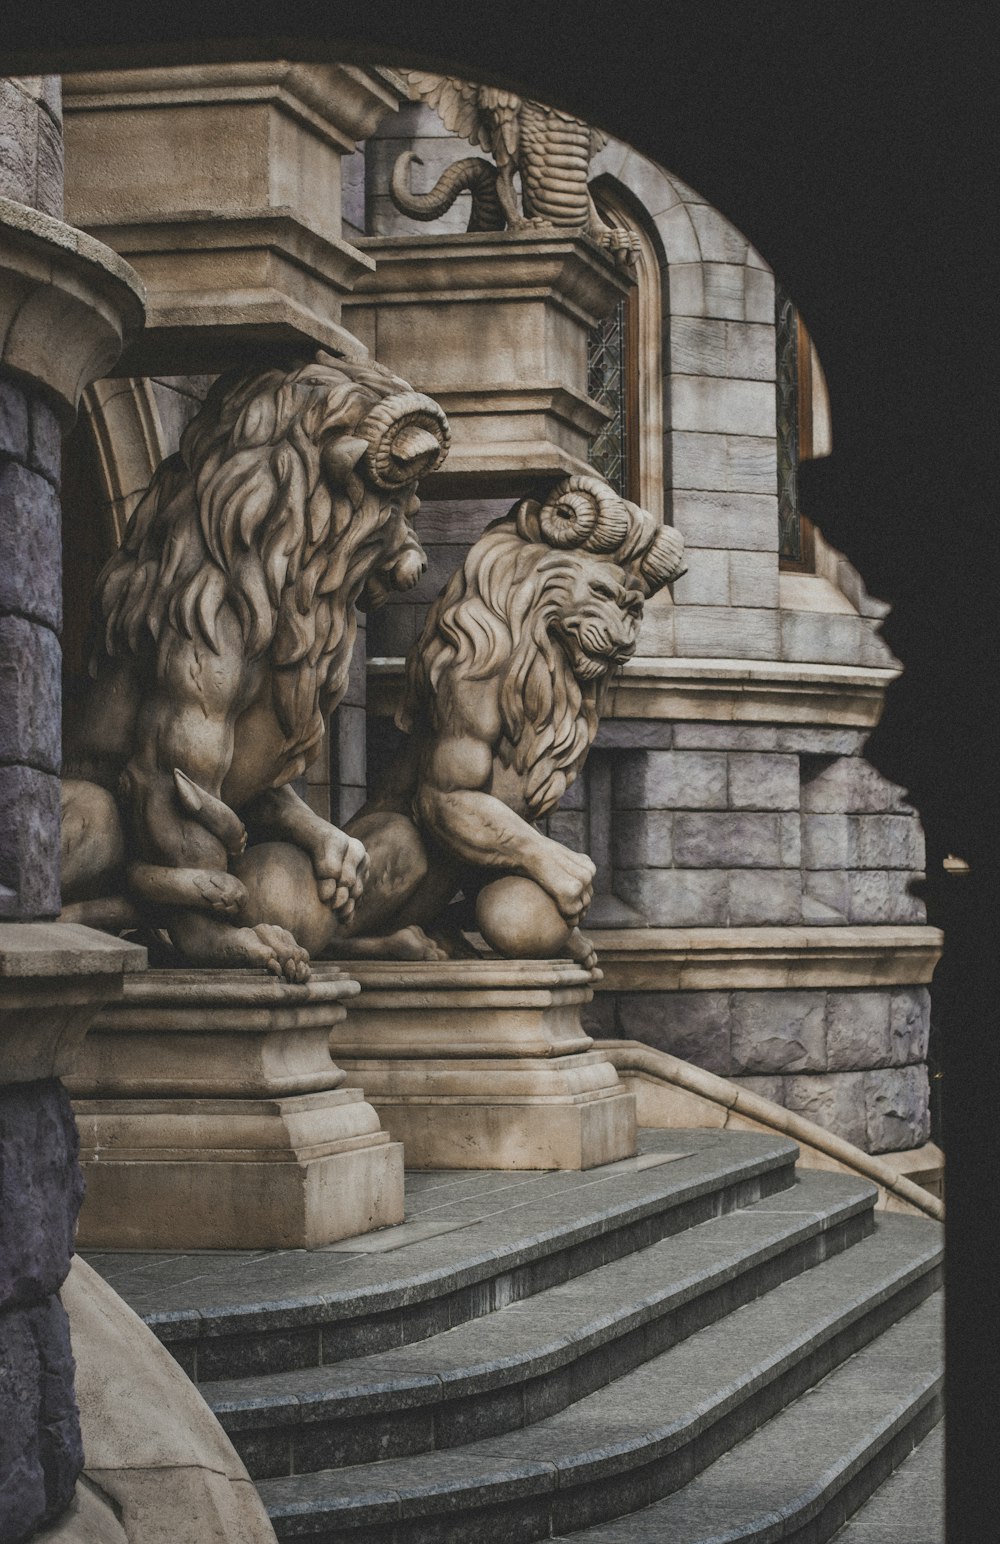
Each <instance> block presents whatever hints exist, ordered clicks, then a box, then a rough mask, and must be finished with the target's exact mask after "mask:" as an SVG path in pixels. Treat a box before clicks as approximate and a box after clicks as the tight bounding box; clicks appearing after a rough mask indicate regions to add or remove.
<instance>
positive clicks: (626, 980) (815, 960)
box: [587, 927, 943, 992]
mask: <svg viewBox="0 0 1000 1544" xmlns="http://www.w3.org/2000/svg"><path fill="white" fill-rule="evenodd" d="M587 933H588V937H589V938H590V939H591V941H592V942H593V944H594V947H595V949H596V950H597V953H598V958H599V959H600V962H601V970H602V972H603V978H604V979H603V980H602V981H601V982H600V984H599V986H598V990H599V991H601V992H672V991H679V992H691V991H715V992H718V991H723V992H725V991H747V990H749V991H758V990H774V989H777V990H781V989H789V988H793V989H794V988H804V987H859V988H865V987H883V986H922V985H926V983H927V982H929V981H930V979H931V976H932V975H933V974H934V967H935V965H936V964H937V962H938V960H939V959H940V957H941V948H942V944H943V934H942V933H941V932H940V930H939V929H938V928H934V927H746V928H714V927H705V928H657V927H648V928H646V927H633V928H604V929H602V928H588V929H587Z"/></svg>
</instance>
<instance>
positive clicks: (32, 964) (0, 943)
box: [0, 922, 146, 980]
mask: <svg viewBox="0 0 1000 1544" xmlns="http://www.w3.org/2000/svg"><path fill="white" fill-rule="evenodd" d="M145 968H146V951H145V949H143V948H141V947H140V946H139V945H138V944H130V943H128V942H127V941H126V940H125V939H123V938H113V937H112V936H111V934H110V933H99V932H98V931H97V929H96V928H92V927H82V926H81V925H80V924H79V923H76V922H0V980H2V979H3V978H5V977H6V978H11V977H25V976H33V977H54V976H100V975H105V976H113V975H120V974H121V973H122V972H132V971H137V970H145Z"/></svg>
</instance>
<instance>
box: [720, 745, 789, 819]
mask: <svg viewBox="0 0 1000 1544" xmlns="http://www.w3.org/2000/svg"><path fill="white" fill-rule="evenodd" d="M729 803H730V805H731V807H732V808H733V809H747V810H797V809H798V807H799V763H798V758H797V757H796V756H789V755H784V756H781V755H766V754H761V753H754V752H743V751H738V752H736V753H735V754H733V755H731V756H730V757H729Z"/></svg>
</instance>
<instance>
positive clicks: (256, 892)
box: [235, 476, 683, 966]
mask: <svg viewBox="0 0 1000 1544" xmlns="http://www.w3.org/2000/svg"><path fill="white" fill-rule="evenodd" d="M682 553H683V542H682V541H681V538H680V537H679V536H678V534H677V532H676V531H674V530H673V529H672V528H670V527H668V526H661V525H660V524H658V522H657V521H656V520H654V518H653V516H652V515H649V514H648V513H646V511H644V510H641V509H639V508H637V506H636V505H634V504H630V503H628V502H627V501H626V500H624V499H622V498H620V497H619V496H618V495H617V494H616V493H615V492H614V491H613V490H612V489H611V488H610V487H609V486H608V484H607V483H605V482H603V481H602V480H601V479H599V478H597V477H591V476H577V477H570V478H566V479H564V480H563V481H562V482H561V483H560V484H559V485H558V486H557V487H556V489H555V490H554V491H553V492H552V493H551V494H550V495H549V497H548V498H547V499H546V500H545V501H544V502H543V503H538V502H537V501H535V500H533V499H525V500H522V501H521V502H520V503H519V504H517V505H515V507H514V508H513V509H512V510H511V511H510V513H509V514H508V515H506V516H505V517H504V518H503V519H501V520H497V521H494V523H493V524H492V525H491V526H490V527H489V528H488V529H487V530H486V532H485V533H484V534H483V536H481V537H480V539H479V540H478V541H477V542H476V543H475V544H474V546H473V547H472V548H471V550H470V551H469V553H468V555H467V557H466V560H465V562H464V564H463V565H462V567H461V568H460V569H459V570H458V571H457V572H456V573H455V574H454V575H453V576H452V578H451V580H450V581H449V583H448V584H447V585H446V587H445V589H444V590H443V591H442V593H441V595H440V596H439V597H438V599H437V601H436V602H435V603H434V605H433V606H432V608H431V610H430V612H429V614H428V617H427V620H426V624H425V626H424V629H423V632H422V635H421V637H420V638H419V640H418V641H417V643H416V644H415V645H414V647H413V649H412V650H411V652H410V655H409V659H408V662H407V686H406V697H405V701H404V704H403V706H402V708H401V710H400V713H399V715H398V717H397V723H398V725H399V727H400V728H401V729H403V730H405V731H406V732H407V736H408V738H407V741H406V743H405V748H404V750H403V751H402V753H401V755H400V756H399V758H398V760H397V762H396V763H395V764H394V765H393V766H392V767H391V768H390V769H389V771H388V773H387V775H386V777H385V780H384V782H383V784H382V786H381V788H380V789H379V790H378V791H377V793H376V794H375V796H374V797H373V798H372V799H371V800H369V802H368V803H367V804H366V805H365V807H364V808H363V809H362V810H361V811H360V812H359V814H358V815H357V816H356V817H355V818H354V819H353V820H352V821H351V822H350V824H349V826H348V830H349V832H350V834H351V836H352V837H354V838H355V839H357V840H359V841H361V842H362V843H363V844H364V846H365V848H366V850H367V852H368V857H369V870H368V876H367V879H366V882H365V888H364V893H363V895H362V896H361V898H360V900H359V902H358V904H357V906H356V908H355V910H354V912H353V913H352V915H351V916H350V917H348V918H338V917H336V916H335V915H332V914H331V913H330V911H329V909H328V908H325V907H324V906H323V905H322V904H321V901H320V898H319V895H318V893H317V891H316V886H315V883H314V881H313V879H312V876H311V875H310V872H309V863H308V860H307V858H306V857H305V855H304V854H301V855H291V854H290V853H289V851H288V849H287V848H286V847H285V846H284V845H283V844H277V843H275V844H270V845H269V844H264V845H262V846H259V847H256V848H253V849H250V850H248V851H247V852H246V854H245V855H244V856H243V857H242V858H240V859H239V860H237V863H236V865H235V871H236V873H238V874H239V877H240V879H241V880H242V882H243V883H244V885H245V886H246V890H247V893H248V896H249V900H248V902H247V907H248V914H249V915H251V916H257V917H259V918H260V920H261V921H266V920H279V919H280V920H281V921H282V923H283V925H284V926H285V927H287V928H289V929H290V930H291V931H292V932H293V933H294V934H295V936H296V937H297V938H298V939H299V941H300V943H302V944H304V945H305V947H306V948H307V949H308V950H309V952H310V954H312V955H314V956H324V955H325V956H328V957H334V958H351V957H354V958H359V957H360V958H364V957H367V958H378V957H383V958H390V959H392V958H396V959H431V960H433V959H441V958H443V957H445V956H446V955H447V954H449V953H451V952H453V951H454V950H455V949H456V948H457V949H458V950H459V951H461V950H462V948H463V944H464V940H463V939H462V933H461V929H462V928H467V929H468V928H474V927H476V926H478V928H479V930H480V932H481V933H482V935H483V937H484V938H485V939H486V942H487V943H488V944H489V945H490V946H491V947H492V948H494V949H496V950H497V951H498V952H499V953H501V954H504V955H508V956H514V957H517V956H521V957H525V956H527V957H529V958H536V959H537V958H552V957H555V956H557V955H560V954H567V953H568V954H569V955H570V956H571V957H572V958H574V959H576V960H578V961H579V962H580V963H581V964H584V965H588V966H590V965H593V963H594V959H595V955H594V951H593V949H592V947H591V945H590V943H589V941H588V940H587V939H586V938H585V937H584V936H583V934H581V932H580V930H579V927H578V923H579V922H580V920H581V918H582V916H583V914H584V912H585V911H586V909H587V906H588V904H589V902H590V899H591V894H592V887H593V879H594V865H593V863H592V862H591V860H590V858H589V857H587V856H586V855H585V854H582V853H577V852H571V851H570V850H569V849H568V848H566V847H563V846H562V845H561V844H560V843H559V842H556V841H553V840H551V839H550V838H549V837H547V836H545V835H543V834H542V833H541V832H540V831H539V830H538V829H537V828H536V826H535V824H534V822H536V821H537V820H538V819H539V818H540V817H541V816H543V815H544V814H546V812H547V811H549V810H551V809H552V808H553V807H554V806H555V805H556V804H557V803H558V802H559V800H560V799H561V797H562V795H563V794H564V792H565V791H566V789H567V788H568V786H569V785H570V783H572V782H573V780H574V778H575V777H576V776H577V774H578V772H579V770H580V768H581V766H582V765H583V762H584V760H585V758H586V755H587V752H588V750H589V748H590V745H591V743H592V741H593V739H594V736H595V734H596V732H597V727H598V721H599V717H600V713H601V706H602V702H603V699H604V694H605V689H606V687H607V684H608V681H609V679H610V678H611V676H612V674H613V673H614V671H615V669H616V668H617V667H618V666H619V665H621V664H622V663H623V661H624V660H626V659H628V657H629V656H630V655H631V654H632V653H633V652H634V650H635V646H636V636H637V631H638V626H639V622H640V619H641V616H642V608H643V600H644V598H645V597H647V596H649V595H651V594H653V593H654V591H656V590H658V589H660V588H661V587H662V586H663V585H664V584H666V583H667V582H668V581H670V580H671V579H674V578H676V577H677V576H678V575H679V574H680V573H682V572H683V568H682V564H681V556H682ZM460 890H461V891H462V893H463V896H464V903H463V904H462V906H460V908H459V913H458V915H457V916H456V917H455V918H454V919H453V920H449V912H448V905H449V902H451V901H452V900H453V898H454V897H455V896H456V895H457V893H458V892H459V891H460ZM465 947H466V948H467V945H465Z"/></svg>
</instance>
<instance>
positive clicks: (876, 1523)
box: [555, 1296, 944, 1544]
mask: <svg viewBox="0 0 1000 1544" xmlns="http://www.w3.org/2000/svg"><path fill="white" fill-rule="evenodd" d="M940 1311H941V1304H940V1299H939V1296H936V1297H935V1298H933V1299H931V1300H930V1302H928V1303H925V1304H924V1305H923V1306H922V1307H920V1308H918V1309H916V1310H914V1312H913V1313H911V1314H910V1315H909V1316H908V1317H907V1318H906V1319H904V1320H902V1321H901V1322H900V1323H899V1324H896V1325H894V1326H893V1327H892V1328H891V1329H889V1330H887V1331H886V1333H885V1334H884V1335H882V1336H881V1337H880V1339H879V1340H877V1341H876V1342H875V1344H874V1345H872V1346H869V1347H868V1348H867V1349H866V1350H865V1351H862V1352H859V1353H858V1354H857V1355H856V1356H854V1357H852V1358H851V1359H850V1360H849V1361H848V1362H846V1363H845V1364H844V1365H843V1366H842V1367H839V1368H837V1369H836V1371H834V1372H832V1373H831V1374H830V1375H829V1377H827V1378H825V1379H824V1380H823V1382H822V1383H820V1384H819V1385H818V1386H817V1387H816V1388H814V1389H811V1390H810V1391H809V1392H808V1393H807V1394H804V1395H802V1397H801V1398H800V1399H798V1400H796V1401H795V1403H794V1404H792V1405H790V1406H789V1407H788V1408H787V1409H786V1410H783V1411H782V1412H781V1413H780V1414H779V1415H777V1416H775V1417H774V1418H773V1419H772V1420H771V1421H769V1422H768V1423H767V1425H766V1426H763V1427H762V1428H761V1429H760V1430H759V1431H757V1432H755V1433H754V1434H753V1436H751V1437H749V1438H748V1439H747V1440H746V1441H745V1442H743V1443H741V1444H740V1445H739V1446H738V1447H735V1448H733V1449H732V1450H731V1451H730V1452H728V1453H726V1454H725V1455H724V1456H723V1457H722V1458H719V1459H717V1460H716V1462H715V1463H714V1464H712V1465H710V1467H709V1468H707V1469H705V1470H704V1471H703V1472H702V1473H701V1474H699V1475H697V1476H696V1477H695V1478H694V1479H693V1480H692V1481H691V1483H690V1484H688V1485H687V1486H685V1487H684V1489H683V1490H679V1491H676V1492H675V1493H674V1494H673V1495H671V1496H668V1497H666V1498H665V1499H664V1500H662V1501H658V1502H654V1504H653V1505H652V1506H648V1507H645V1508H643V1510H642V1511H638V1512H633V1513H631V1514H630V1515H629V1516H625V1517H620V1518H618V1519H617V1521H614V1522H601V1523H599V1524H598V1525H597V1526H596V1527H589V1528H584V1529H583V1530H582V1531H581V1530H577V1531H576V1532H574V1533H573V1534H572V1535H568V1534H563V1535H556V1536H555V1537H557V1538H558V1537H563V1538H566V1537H572V1538H573V1539H574V1541H578V1544H584V1541H588V1544H664V1541H665V1540H669V1541H670V1544H738V1541H747V1544H749V1541H751V1540H752V1541H753V1544H778V1541H779V1540H780V1541H782V1544H791V1541H797V1544H825V1541H826V1540H828V1539H835V1540H836V1544H944V1518H943V1487H942V1482H941V1469H942V1460H943V1451H942V1447H941V1433H942V1427H941V1425H940V1413H941V1403H942V1394H941V1386H942V1376H943V1367H942V1358H941V1355H940V1351H939V1350H937V1354H934V1351H935V1350H936V1348H937V1347H938V1345H939V1341H940ZM928 1430H930V1431H931V1435H930V1436H927V1437H925V1436H924V1434H925V1433H926V1432H927V1431H928ZM922 1438H923V1439H924V1440H923V1441H922V1440H921V1439H922ZM915 1444H917V1446H916V1448H915V1450H914V1445H915ZM897 1465H901V1467H899V1468H896V1466H897ZM894 1469H895V1473H893V1472H892V1471H893V1470H894ZM887 1476H888V1478H887ZM883 1481H884V1482H885V1483H882V1482H883ZM879 1486H881V1488H880V1489H876V1487H879ZM873 1492H875V1494H874V1495H873ZM869 1497H870V1498H871V1499H867V1498H869ZM859 1504H860V1510H857V1508H858V1507H859ZM852 1513H853V1514H854V1515H853V1516H851V1514H852ZM845 1517H851V1521H849V1522H848V1523H847V1526H846V1527H842V1524H843V1522H844V1519H845Z"/></svg>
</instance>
